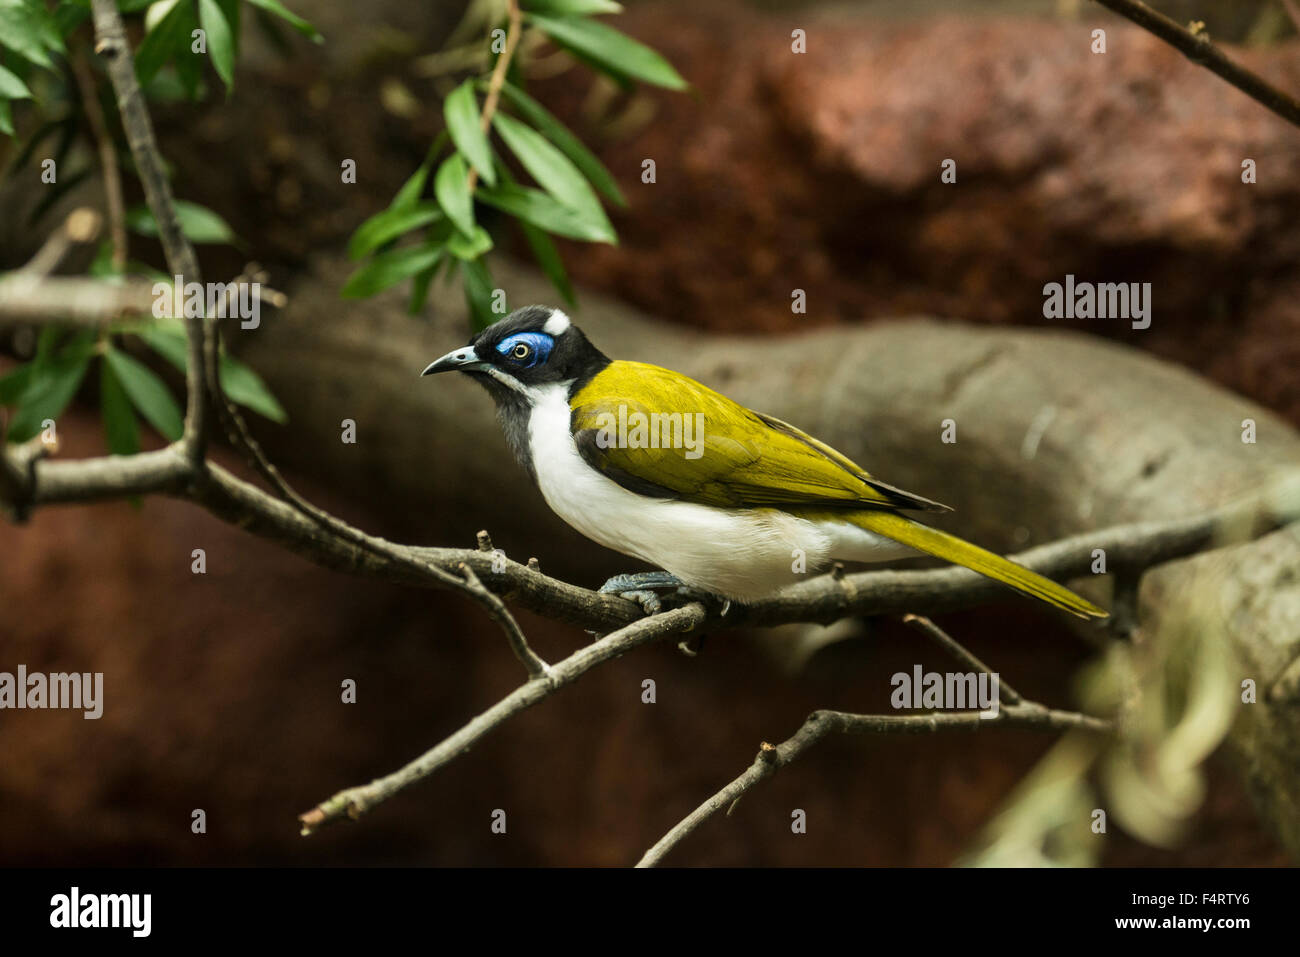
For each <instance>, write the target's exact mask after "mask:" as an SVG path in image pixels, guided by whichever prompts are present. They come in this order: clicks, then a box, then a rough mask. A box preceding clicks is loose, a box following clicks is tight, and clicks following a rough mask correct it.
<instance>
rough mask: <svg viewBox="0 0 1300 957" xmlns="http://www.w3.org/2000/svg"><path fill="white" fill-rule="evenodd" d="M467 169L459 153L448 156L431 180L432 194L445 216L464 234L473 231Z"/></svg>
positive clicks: (471, 203) (472, 209) (472, 205)
mask: <svg viewBox="0 0 1300 957" xmlns="http://www.w3.org/2000/svg"><path fill="white" fill-rule="evenodd" d="M468 177H469V170H468V169H466V167H465V160H464V158H463V157H462V156H461V155H460V154H459V153H452V154H451V155H450V156H448V157H447V158H446V159H445V160H443V163H442V165H441V166H439V167H438V173H437V175H436V176H435V177H434V180H433V194H434V196H436V197H437V198H438V205H439V206H441V207H442V210H443V212H445V213H446V214H447V218H448V219H450V220H451V221H452V223H453V224H455V226H456V228H457V229H459V230H460V231H461V232H462V233H464V234H465V235H466V236H469V235H472V234H473V232H474V200H473V198H472V197H471V196H470V193H469V183H468V181H467V180H468Z"/></svg>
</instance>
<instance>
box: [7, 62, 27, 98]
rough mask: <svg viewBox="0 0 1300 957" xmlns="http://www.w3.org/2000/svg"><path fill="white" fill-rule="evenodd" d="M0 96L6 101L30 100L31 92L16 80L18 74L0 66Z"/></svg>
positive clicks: (20, 81) (24, 84)
mask: <svg viewBox="0 0 1300 957" xmlns="http://www.w3.org/2000/svg"><path fill="white" fill-rule="evenodd" d="M0 96H2V97H4V98H5V99H8V100H30V99H31V98H32V91H31V90H29V89H27V84H26V83H24V82H23V81H22V80H20V79H19V78H18V74H16V73H14V72H12V71H10V70H6V69H5V68H4V67H2V66H0Z"/></svg>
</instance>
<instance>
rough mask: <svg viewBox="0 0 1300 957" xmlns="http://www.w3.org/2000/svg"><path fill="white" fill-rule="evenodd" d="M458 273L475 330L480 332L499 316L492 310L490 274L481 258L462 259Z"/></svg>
mask: <svg viewBox="0 0 1300 957" xmlns="http://www.w3.org/2000/svg"><path fill="white" fill-rule="evenodd" d="M460 273H461V277H462V278H463V279H464V283H465V302H466V304H467V305H468V306H469V317H470V321H471V322H472V323H473V325H474V331H475V332H481V331H482V330H484V329H486V328H487V327H488V326H490V325H492V323H494V322H496V321H497V320H498V319H500V318H501V317H500V316H499V315H496V314H495V313H494V312H493V311H492V276H491V275H490V274H489V273H488V269H487V266H486V265H485V264H484V262H483V260H481V259H462V260H461V261H460Z"/></svg>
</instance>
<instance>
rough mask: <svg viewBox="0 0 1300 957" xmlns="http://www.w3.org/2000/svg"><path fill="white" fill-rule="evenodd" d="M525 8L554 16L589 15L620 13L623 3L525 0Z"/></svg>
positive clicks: (585, 0) (598, 0) (586, 0)
mask: <svg viewBox="0 0 1300 957" xmlns="http://www.w3.org/2000/svg"><path fill="white" fill-rule="evenodd" d="M524 7H525V9H527V10H529V11H530V12H531V11H536V12H538V13H552V14H555V15H556V16H561V17H571V16H578V17H582V16H590V15H593V14H601V13H622V12H623V5H622V4H620V3H615V2H614V0H525V2H524Z"/></svg>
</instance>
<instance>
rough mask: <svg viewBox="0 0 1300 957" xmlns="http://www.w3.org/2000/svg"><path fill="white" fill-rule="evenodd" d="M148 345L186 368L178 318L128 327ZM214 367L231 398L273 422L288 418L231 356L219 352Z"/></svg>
mask: <svg viewBox="0 0 1300 957" xmlns="http://www.w3.org/2000/svg"><path fill="white" fill-rule="evenodd" d="M132 331H133V332H134V333H135V334H136V335H138V336H139V337H140V338H141V339H143V340H144V342H145V344H146V345H148V346H149V348H151V349H153V350H154V352H157V353H158V354H159V355H160V356H162V357H163V358H164V359H166V360H167V361H168V362H170V363H171V364H172V365H174V366H175V367H176V368H177V369H179V370H180V371H181V372H184V371H185V370H186V369H188V368H189V364H190V349H189V341H188V340H187V339H186V337H185V327H184V325H182V324H181V323H180V322H177V321H169V322H159V323H153V324H151V325H147V326H142V327H140V328H138V329H134V330H132ZM218 369H219V370H220V375H221V388H222V390H223V391H224V392H225V393H226V395H227V396H228V397H229V398H230V400H231V401H232V402H236V403H238V404H239V405H242V406H244V407H246V408H249V409H252V410H253V411H254V412H256V413H258V414H259V415H264V416H266V417H267V418H268V419H271V420H272V421H273V422H279V423H280V424H281V425H283V424H284V423H285V422H288V421H289V414H288V413H287V412H285V411H284V406H282V405H280V403H279V401H278V400H277V399H276V398H275V396H274V395H273V394H272V393H271V390H270V389H269V388H268V387H267V385H266V383H265V382H264V381H263V380H262V377H261V376H259V375H258V374H257V373H256V372H254V371H253V370H252V369H251V368H249V367H248V366H247V365H245V364H244V363H242V362H240V361H239V360H238V359H235V358H234V357H232V356H228V355H222V357H221V360H220V363H219V364H218Z"/></svg>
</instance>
